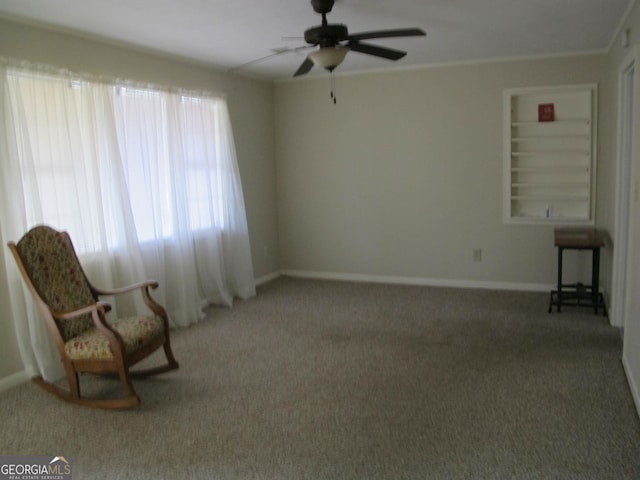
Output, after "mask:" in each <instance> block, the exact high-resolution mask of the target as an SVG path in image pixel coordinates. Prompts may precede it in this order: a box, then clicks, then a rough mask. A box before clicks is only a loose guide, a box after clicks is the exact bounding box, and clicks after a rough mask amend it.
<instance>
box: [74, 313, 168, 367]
mask: <svg viewBox="0 0 640 480" xmlns="http://www.w3.org/2000/svg"><path fill="white" fill-rule="evenodd" d="M109 325H111V327H112V328H113V329H114V330H115V331H116V332H118V333H119V334H120V336H121V337H122V340H123V342H124V350H125V352H126V353H131V352H134V351H136V350H137V349H139V348H141V347H144V346H145V345H147V344H148V343H150V342H152V341H153V340H154V339H156V338H157V337H159V336H161V335H162V334H163V333H164V324H163V322H162V319H160V318H158V317H155V316H142V317H127V318H121V319H118V320H114V321H112V322H109ZM64 349H65V351H66V352H67V355H69V358H71V359H72V360H93V359H110V358H113V353H112V352H111V348H110V346H109V340H107V337H106V336H105V335H104V334H103V333H102V332H100V331H99V330H98V329H97V328H91V329H89V330H87V331H86V332H84V333H81V334H80V335H78V336H76V337H74V338H72V339H71V340H69V341H67V342H66V343H65V345H64Z"/></svg>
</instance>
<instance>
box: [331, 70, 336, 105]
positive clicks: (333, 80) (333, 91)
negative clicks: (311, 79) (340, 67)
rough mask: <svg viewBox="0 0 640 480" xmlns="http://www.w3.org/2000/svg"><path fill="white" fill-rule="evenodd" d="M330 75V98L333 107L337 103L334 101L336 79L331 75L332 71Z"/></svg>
mask: <svg viewBox="0 0 640 480" xmlns="http://www.w3.org/2000/svg"><path fill="white" fill-rule="evenodd" d="M330 73H331V98H333V104H334V105H335V104H336V103H337V99H336V93H335V92H336V78H335V76H334V75H333V71H331V72H330Z"/></svg>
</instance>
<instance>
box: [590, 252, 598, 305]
mask: <svg viewBox="0 0 640 480" xmlns="http://www.w3.org/2000/svg"><path fill="white" fill-rule="evenodd" d="M591 258H592V260H591V263H592V264H593V265H591V298H592V300H593V309H594V312H595V313H596V315H597V314H598V306H599V305H598V302H599V300H600V249H599V248H594V249H593V255H592V256H591Z"/></svg>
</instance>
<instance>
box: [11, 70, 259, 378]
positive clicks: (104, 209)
mask: <svg viewBox="0 0 640 480" xmlns="http://www.w3.org/2000/svg"><path fill="white" fill-rule="evenodd" d="M0 72H1V74H2V78H1V85H0V93H1V94H2V95H1V100H0V101H1V102H2V104H1V107H2V109H1V110H0V114H1V115H2V117H3V122H2V125H3V127H2V128H0V130H2V131H1V132H0V149H1V150H0V154H1V156H2V162H0V189H1V190H2V194H1V195H2V202H1V203H2V205H1V207H0V226H1V234H2V237H3V238H2V240H3V243H4V244H6V242H7V241H9V240H13V241H16V240H18V239H19V238H20V237H21V236H22V235H23V234H24V232H26V231H27V230H28V229H29V228H31V227H32V226H33V225H36V224H41V223H46V224H49V225H52V226H54V227H56V228H58V229H62V230H67V231H68V232H69V233H70V235H71V238H72V240H73V242H74V245H75V247H76V250H77V251H78V254H79V256H80V261H81V262H82V263H83V265H84V267H85V269H86V270H87V274H88V276H89V278H90V279H91V280H92V281H93V282H94V283H96V284H97V285H99V286H104V287H111V286H122V285H125V284H128V283H132V282H135V281H139V280H142V279H148V278H152V279H155V280H157V281H158V282H159V283H160V288H159V289H158V290H156V291H154V296H155V297H156V298H157V300H158V301H159V302H160V303H162V304H164V305H165V307H166V308H167V310H168V312H169V316H170V320H171V322H172V325H173V326H186V325H189V324H191V323H194V322H196V321H198V320H199V319H201V318H202V316H203V308H204V307H205V306H206V305H208V304H212V303H216V304H225V305H230V304H231V303H232V301H233V298H234V297H236V296H237V297H241V298H248V297H250V296H252V295H254V294H255V284H254V279H253V267H252V264H251V254H250V248H249V238H248V229H247V222H246V215H245V208H244V200H243V195H242V186H241V182H240V176H239V171H238V166H237V160H236V156H235V150H234V145H233V134H232V131H231V125H230V121H229V116H228V112H227V107H226V102H225V101H224V99H221V98H216V97H212V96H207V95H194V94H187V93H180V92H173V91H167V90H163V89H158V88H151V87H147V86H139V85H131V84H128V85H117V84H115V83H114V82H103V81H100V80H96V79H88V78H86V77H83V78H78V76H74V75H70V74H68V73H64V72H54V71H43V70H42V69H41V68H38V69H36V68H34V67H33V66H29V67H26V68H25V67H16V66H13V65H9V64H7V63H0ZM6 263H7V267H8V272H7V274H8V279H9V283H10V288H11V310H12V313H13V317H14V319H15V322H16V329H17V331H18V334H19V336H20V337H21V339H22V340H23V341H22V345H21V352H22V354H23V360H24V362H25V365H27V366H32V369H33V370H39V371H40V373H42V374H44V375H45V376H46V377H48V378H54V377H55V376H56V375H57V373H58V371H57V370H56V368H55V367H52V365H54V364H57V363H58V362H57V360H54V359H55V354H54V352H53V349H52V348H51V345H50V343H49V340H48V338H47V336H46V334H45V332H44V330H43V327H42V323H41V321H40V319H39V318H38V317H37V314H36V313H35V311H34V310H33V308H32V305H31V299H30V298H29V296H28V293H27V292H26V290H25V289H24V287H23V286H22V283H21V280H20V279H19V278H18V276H17V271H16V269H15V267H14V266H13V259H10V258H6ZM115 307H116V308H115V310H116V313H120V314H123V313H132V311H134V310H136V309H137V308H138V307H139V306H138V305H136V304H135V302H130V303H128V304H125V303H119V304H117V305H115ZM25 319H28V321H25Z"/></svg>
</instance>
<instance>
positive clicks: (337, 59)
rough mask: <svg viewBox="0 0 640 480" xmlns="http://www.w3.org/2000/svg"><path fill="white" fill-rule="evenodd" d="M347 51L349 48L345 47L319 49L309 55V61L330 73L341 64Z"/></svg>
mask: <svg viewBox="0 0 640 480" xmlns="http://www.w3.org/2000/svg"><path fill="white" fill-rule="evenodd" d="M348 51H349V47H345V46H336V47H320V49H319V50H316V51H315V52H311V53H310V54H309V59H310V60H311V61H312V62H313V63H314V64H316V65H318V66H319V67H322V68H324V69H326V70H329V71H330V72H331V71H333V69H334V68H336V67H337V66H338V65H340V64H341V63H342V62H343V60H344V57H346V56H347V52H348Z"/></svg>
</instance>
